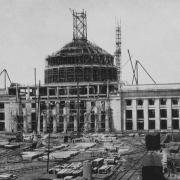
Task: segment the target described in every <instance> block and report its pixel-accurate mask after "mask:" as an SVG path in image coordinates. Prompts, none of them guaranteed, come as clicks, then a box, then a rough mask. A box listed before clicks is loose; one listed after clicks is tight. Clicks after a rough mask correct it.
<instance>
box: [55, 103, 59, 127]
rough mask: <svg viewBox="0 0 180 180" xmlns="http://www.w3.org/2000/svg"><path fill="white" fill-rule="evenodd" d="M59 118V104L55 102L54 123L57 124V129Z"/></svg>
mask: <svg viewBox="0 0 180 180" xmlns="http://www.w3.org/2000/svg"><path fill="white" fill-rule="evenodd" d="M59 118H60V111H59V102H57V103H56V123H57V127H59Z"/></svg>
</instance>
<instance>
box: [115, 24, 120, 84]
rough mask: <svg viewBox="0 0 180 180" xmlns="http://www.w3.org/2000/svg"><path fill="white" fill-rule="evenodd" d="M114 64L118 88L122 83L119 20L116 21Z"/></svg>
mask: <svg viewBox="0 0 180 180" xmlns="http://www.w3.org/2000/svg"><path fill="white" fill-rule="evenodd" d="M115 66H116V67H117V80H118V88H120V86H121V83H122V70H121V22H120V23H119V22H118V23H116V50H115Z"/></svg>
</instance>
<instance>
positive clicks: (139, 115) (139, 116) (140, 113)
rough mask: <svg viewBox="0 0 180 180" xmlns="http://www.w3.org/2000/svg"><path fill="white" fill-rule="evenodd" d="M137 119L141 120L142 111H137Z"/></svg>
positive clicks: (142, 116)
mask: <svg viewBox="0 0 180 180" xmlns="http://www.w3.org/2000/svg"><path fill="white" fill-rule="evenodd" d="M137 118H138V119H143V118H144V112H143V110H137Z"/></svg>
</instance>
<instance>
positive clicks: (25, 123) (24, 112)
mask: <svg viewBox="0 0 180 180" xmlns="http://www.w3.org/2000/svg"><path fill="white" fill-rule="evenodd" d="M23 130H24V132H25V133H27V132H28V123H27V110H26V107H25V108H24V109H23Z"/></svg>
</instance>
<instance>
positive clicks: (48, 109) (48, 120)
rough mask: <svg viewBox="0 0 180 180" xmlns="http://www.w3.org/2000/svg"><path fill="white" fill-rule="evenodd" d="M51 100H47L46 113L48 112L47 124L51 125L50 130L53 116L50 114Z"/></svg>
mask: <svg viewBox="0 0 180 180" xmlns="http://www.w3.org/2000/svg"><path fill="white" fill-rule="evenodd" d="M49 103H50V102H49V101H47V102H46V109H47V111H46V113H47V116H46V117H47V126H48V127H49V131H50V118H51V116H50V104H49Z"/></svg>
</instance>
